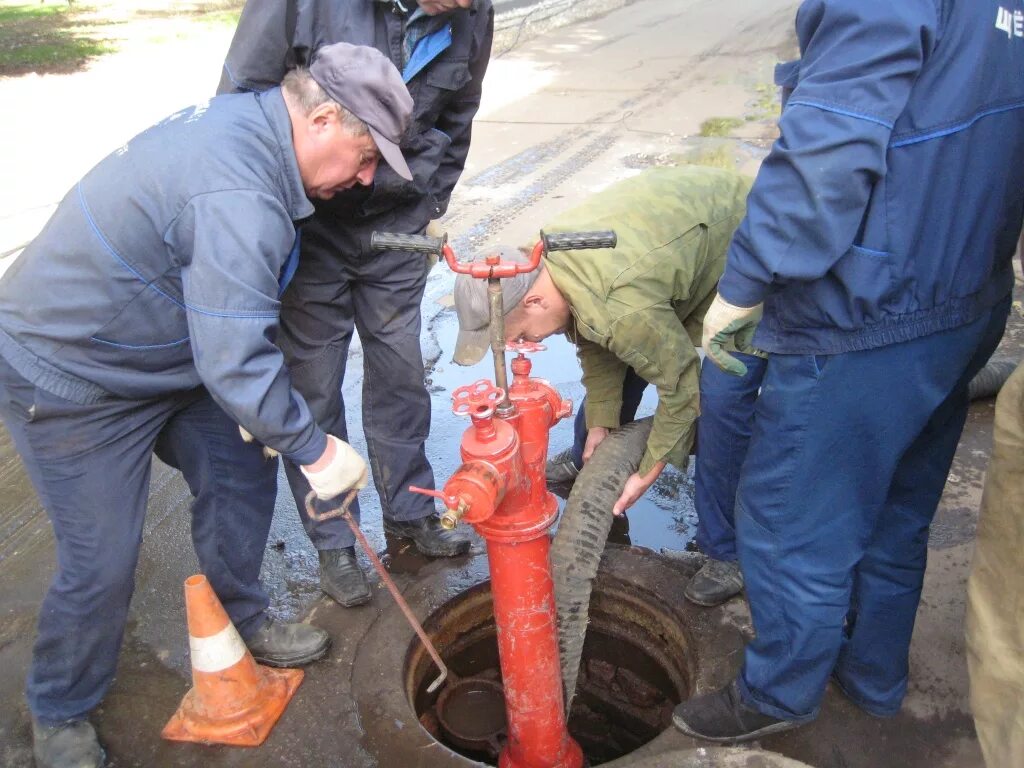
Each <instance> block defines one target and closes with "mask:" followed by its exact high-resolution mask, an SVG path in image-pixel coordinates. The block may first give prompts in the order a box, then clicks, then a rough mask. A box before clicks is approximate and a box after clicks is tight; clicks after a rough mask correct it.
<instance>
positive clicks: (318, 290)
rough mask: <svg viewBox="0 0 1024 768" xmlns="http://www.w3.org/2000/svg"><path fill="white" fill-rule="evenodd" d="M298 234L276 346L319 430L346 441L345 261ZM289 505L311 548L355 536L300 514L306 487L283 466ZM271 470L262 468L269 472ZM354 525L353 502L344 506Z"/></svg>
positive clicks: (341, 543) (339, 522)
mask: <svg viewBox="0 0 1024 768" xmlns="http://www.w3.org/2000/svg"><path fill="white" fill-rule="evenodd" d="M314 234H315V231H313V232H312V233H311V234H310V235H304V237H303V251H302V258H301V260H300V262H299V267H298V270H297V271H296V273H295V277H294V278H293V279H292V282H291V283H290V284H289V287H288V290H287V291H286V292H285V295H284V297H283V298H282V305H281V326H280V331H279V334H278V346H279V347H280V348H281V351H282V352H283V353H284V357H285V362H286V363H287V365H288V371H289V374H290V376H291V379H292V385H293V386H294V387H295V389H296V390H297V391H298V392H299V393H300V394H301V395H302V396H303V398H305V400H306V402H307V403H308V404H309V409H310V412H311V413H312V414H313V418H314V419H315V420H316V422H317V424H319V425H320V428H321V429H323V430H324V431H325V432H327V433H328V434H331V435H335V436H337V437H339V438H341V439H342V440H348V429H347V427H346V425H345V401H344V398H343V396H342V393H341V387H342V382H343V380H344V377H345V367H346V363H347V359H348V350H349V344H350V343H351V341H352V331H353V328H354V327H355V326H354V319H353V306H352V291H351V281H352V273H351V270H350V259H348V258H347V257H346V256H344V255H343V254H339V253H337V252H335V251H334V250H333V249H331V247H330V246H329V245H328V244H325V243H323V242H321V241H320V240H318V239H316V238H315V237H313V236H312V235H314ZM284 468H285V474H286V476H287V478H288V485H289V486H290V489H291V492H292V495H293V496H294V498H295V506H296V507H297V508H298V510H299V517H300V518H301V520H302V525H303V527H304V528H305V529H306V533H307V535H308V536H309V539H310V541H311V542H312V543H313V546H314V547H316V548H317V549H340V548H342V547H349V546H352V545H353V544H354V542H355V538H354V537H353V535H352V531H351V530H350V529H349V527H348V525H347V524H346V522H345V521H344V520H343V519H341V518H333V519H330V520H325V521H322V522H315V521H313V520H311V519H310V517H309V515H308V514H307V513H306V504H305V500H306V496H307V495H308V494H309V490H310V488H309V483H308V482H307V481H306V478H305V476H303V474H302V472H301V471H300V470H299V468H298V467H297V466H296V465H295V464H293V463H292V462H290V461H285V462H284ZM272 469H273V468H272V467H269V466H268V468H267V471H268V472H270V471H271V470H272ZM349 510H350V511H351V512H352V515H353V517H354V518H355V520H356V521H358V520H359V504H358V502H357V501H353V503H352V505H351V506H350V507H349Z"/></svg>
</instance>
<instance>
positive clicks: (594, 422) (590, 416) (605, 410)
mask: <svg viewBox="0 0 1024 768" xmlns="http://www.w3.org/2000/svg"><path fill="white" fill-rule="evenodd" d="M586 413H587V429H593V428H594V427H604V428H605V429H617V428H618V426H619V415H620V414H621V413H622V401H621V400H617V401H611V400H605V401H602V402H597V403H595V402H591V401H590V400H589V399H588V400H587V404H586Z"/></svg>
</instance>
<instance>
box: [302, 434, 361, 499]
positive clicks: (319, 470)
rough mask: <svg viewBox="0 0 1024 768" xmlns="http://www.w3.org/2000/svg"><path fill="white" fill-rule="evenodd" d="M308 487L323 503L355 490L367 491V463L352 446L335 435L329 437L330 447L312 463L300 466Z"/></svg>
mask: <svg viewBox="0 0 1024 768" xmlns="http://www.w3.org/2000/svg"><path fill="white" fill-rule="evenodd" d="M300 469H301V470H302V474H303V475H305V476H306V479H307V480H308V481H309V487H310V488H312V489H313V491H314V493H316V495H317V498H318V499H321V500H322V501H327V500H329V499H333V498H334V497H335V496H339V495H341V494H342V493H344V492H345V491H347V490H350V489H352V488H356V489H359V488H365V487H366V483H367V479H368V476H367V471H366V462H365V461H363V457H362V456H360V455H359V454H358V453H356V452H355V450H354V449H353V448H352V446H351V445H349V444H348V443H346V442H345V441H344V440H339V439H338V438H336V437H335V436H334V435H328V436H327V448H326V449H324V452H323V453H322V454H321V455H320V458H319V459H317V460H316V461H314V462H313V463H312V464H306V465H305V466H303V467H300Z"/></svg>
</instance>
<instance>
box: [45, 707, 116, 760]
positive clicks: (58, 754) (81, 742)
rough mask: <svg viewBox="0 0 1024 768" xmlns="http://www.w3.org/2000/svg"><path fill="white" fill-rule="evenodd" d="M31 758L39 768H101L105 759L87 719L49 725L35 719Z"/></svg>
mask: <svg viewBox="0 0 1024 768" xmlns="http://www.w3.org/2000/svg"><path fill="white" fill-rule="evenodd" d="M32 755H33V756H34V757H35V759H36V766H37V768H102V766H103V765H104V764H105V759H106V755H105V754H104V752H103V747H101V746H100V742H99V740H98V739H97V738H96V731H95V730H94V729H93V727H92V724H91V723H89V722H88V721H87V720H75V721H73V722H70V723H61V724H60V725H53V726H50V725H42V724H40V723H38V722H36V720H35V719H34V718H33V720H32Z"/></svg>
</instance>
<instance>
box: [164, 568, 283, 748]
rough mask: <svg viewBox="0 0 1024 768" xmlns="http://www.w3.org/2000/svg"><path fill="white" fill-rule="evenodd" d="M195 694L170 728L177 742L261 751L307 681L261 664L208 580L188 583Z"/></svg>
mask: <svg viewBox="0 0 1024 768" xmlns="http://www.w3.org/2000/svg"><path fill="white" fill-rule="evenodd" d="M185 612H186V614H187V615H188V635H189V637H188V642H189V646H190V648H191V651H192V690H190V691H189V692H188V693H186V694H185V698H183V699H182V700H181V706H180V707H178V711H177V712H175V713H174V716H173V717H172V718H171V719H170V721H169V722H168V723H167V725H165V726H164V730H163V734H162V735H163V737H164V738H165V739H170V740H172V741H198V742H201V743H203V744H233V745H235V746H239V747H258V746H259V745H260V744H262V743H263V742H264V741H265V740H266V738H267V736H268V735H269V734H270V730H271V729H272V728H273V727H274V724H275V723H276V722H277V719H278V718H279V717H281V713H282V712H284V709H285V707H287V706H288V702H289V701H291V698H292V695H293V694H294V693H295V690H296V689H297V688H298V687H299V683H301V682H302V675H303V672H302V670H301V669H271V668H270V667H264V666H262V665H260V664H257V663H256V662H255V661H254V660H253V658H252V654H250V653H249V649H248V648H246V647H245V643H243V642H242V638H241V637H240V636H239V634H238V630H236V629H235V626H234V624H232V623H231V622H230V621H229V620H228V615H227V614H226V613H225V612H224V607H223V606H222V605H221V604H220V600H218V599H217V596H216V595H215V594H213V589H212V588H211V587H210V584H209V582H208V581H207V580H206V577H205V576H202V575H199V576H190V577H189V578H188V579H186V580H185Z"/></svg>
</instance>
